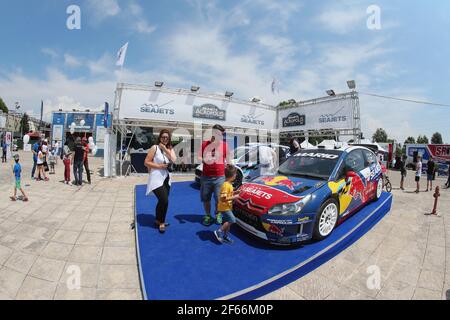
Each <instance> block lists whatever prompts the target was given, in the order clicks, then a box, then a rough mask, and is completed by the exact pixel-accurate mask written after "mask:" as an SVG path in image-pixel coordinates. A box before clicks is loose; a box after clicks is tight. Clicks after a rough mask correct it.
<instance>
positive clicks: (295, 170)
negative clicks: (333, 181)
mask: <svg viewBox="0 0 450 320" xmlns="http://www.w3.org/2000/svg"><path fill="white" fill-rule="evenodd" d="M341 154H342V151H336V150H317V149H315V150H303V151H300V152H299V153H297V154H295V155H294V156H293V157H291V158H289V159H288V160H287V161H286V162H284V163H283V164H282V165H281V166H280V169H279V173H281V174H283V175H287V176H304V177H311V178H316V179H324V180H328V179H329V178H330V176H331V174H332V173H333V170H334V168H335V167H336V164H337V163H338V160H339V158H340V156H341Z"/></svg>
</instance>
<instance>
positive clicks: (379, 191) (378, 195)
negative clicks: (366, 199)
mask: <svg viewBox="0 0 450 320" xmlns="http://www.w3.org/2000/svg"><path fill="white" fill-rule="evenodd" d="M382 193H383V177H381V178H380V179H378V182H377V191H376V192H375V198H374V201H378V199H380V198H381V194H382Z"/></svg>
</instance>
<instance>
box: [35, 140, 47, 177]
mask: <svg viewBox="0 0 450 320" xmlns="http://www.w3.org/2000/svg"><path fill="white" fill-rule="evenodd" d="M44 159H45V157H44V153H43V152H42V146H39V149H38V154H37V162H36V163H37V169H38V178H36V181H41V180H42V177H44V181H48V178H47V176H46V175H45V170H44Z"/></svg>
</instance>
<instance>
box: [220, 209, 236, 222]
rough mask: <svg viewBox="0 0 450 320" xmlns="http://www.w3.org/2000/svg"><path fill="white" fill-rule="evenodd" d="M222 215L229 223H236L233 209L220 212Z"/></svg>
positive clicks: (223, 219)
mask: <svg viewBox="0 0 450 320" xmlns="http://www.w3.org/2000/svg"><path fill="white" fill-rule="evenodd" d="M220 214H221V215H222V221H223V222H224V223H225V222H229V223H236V217H235V216H234V214H233V212H232V211H225V212H221V213H220Z"/></svg>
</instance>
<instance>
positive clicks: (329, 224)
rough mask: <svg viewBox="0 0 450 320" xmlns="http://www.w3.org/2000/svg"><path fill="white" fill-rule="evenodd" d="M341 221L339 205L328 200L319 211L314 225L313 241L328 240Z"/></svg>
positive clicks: (333, 200)
mask: <svg viewBox="0 0 450 320" xmlns="http://www.w3.org/2000/svg"><path fill="white" fill-rule="evenodd" d="M338 220H339V204H338V202H337V201H336V200H335V199H328V200H327V201H325V202H324V203H323V204H322V206H321V207H320V209H319V213H318V214H317V218H316V223H315V225H314V231H313V239H314V240H317V241H320V240H323V239H326V238H328V237H329V236H330V235H331V234H332V233H333V230H334V229H335V228H336V225H337V223H338Z"/></svg>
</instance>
